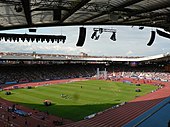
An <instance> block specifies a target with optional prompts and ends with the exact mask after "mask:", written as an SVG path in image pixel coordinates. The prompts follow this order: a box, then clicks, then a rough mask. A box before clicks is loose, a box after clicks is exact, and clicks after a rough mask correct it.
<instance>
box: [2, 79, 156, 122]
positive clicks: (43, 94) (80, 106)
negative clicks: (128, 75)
mask: <svg viewBox="0 0 170 127" xmlns="http://www.w3.org/2000/svg"><path fill="white" fill-rule="evenodd" d="M138 88H140V90H141V92H136V91H135V90H136V89H138ZM156 88H157V87H156V86H153V85H145V84H141V86H136V85H135V84H127V83H118V82H111V81H101V80H88V81H80V82H72V83H66V84H60V85H59V84H57V85H49V86H39V87H36V88H32V89H28V88H25V89H16V90H12V91H11V93H12V94H11V95H6V94H5V91H1V92H0V96H1V97H2V98H4V99H6V100H9V101H12V102H15V103H18V104H22V105H24V106H27V107H30V108H34V109H37V110H40V111H45V112H47V111H48V112H49V113H50V114H53V115H57V116H60V117H63V118H67V119H71V120H74V121H78V120H81V119H83V118H84V117H85V116H88V115H90V114H93V113H96V112H99V111H103V110H105V109H107V108H110V107H112V106H114V105H117V104H120V103H122V102H128V101H130V100H132V99H134V98H135V97H136V96H142V95H144V94H147V93H149V92H151V91H152V90H155V89H156ZM44 100H50V101H51V102H52V105H51V106H45V105H44V103H43V102H44Z"/></svg>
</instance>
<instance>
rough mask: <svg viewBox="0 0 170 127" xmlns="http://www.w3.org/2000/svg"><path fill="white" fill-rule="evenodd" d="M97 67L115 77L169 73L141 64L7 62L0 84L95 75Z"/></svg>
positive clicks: (168, 77) (158, 77) (153, 76)
mask: <svg viewBox="0 0 170 127" xmlns="http://www.w3.org/2000/svg"><path fill="white" fill-rule="evenodd" d="M97 68H100V70H104V69H105V68H106V69H107V71H108V74H109V75H111V76H115V77H120V76H123V77H137V78H145V79H154V80H162V81H168V80H170V73H169V72H164V69H163V68H162V67H158V66H155V65H143V66H136V67H132V66H130V65H125V64H117V65H105V64H82V63H81V64H80V63H77V64H12V65H11V64H10V65H9V64H8V65H0V72H1V73H0V84H5V83H8V82H9V83H12V82H14V83H24V82H36V81H44V80H56V79H68V78H79V77H92V76H94V75H96V71H97Z"/></svg>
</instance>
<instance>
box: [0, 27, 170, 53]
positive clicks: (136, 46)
mask: <svg viewBox="0 0 170 127" xmlns="http://www.w3.org/2000/svg"><path fill="white" fill-rule="evenodd" d="M79 27H82V26H59V27H41V28H36V29H37V32H36V33H30V32H29V31H28V29H17V30H6V31H0V33H15V34H17V33H18V34H25V33H26V34H42V35H64V36H66V41H65V43H62V42H60V43H57V42H54V43H51V42H49V43H47V42H45V41H44V42H43V43H42V42H38V43H37V42H36V41H35V42H27V41H24V42H22V41H20V42H9V41H7V42H5V41H4V40H1V41H0V44H1V46H0V52H19V53H32V52H36V53H45V54H66V55H79V54H80V52H84V53H87V54H88V55H93V56H151V55H158V54H162V53H167V52H170V40H169V39H166V38H163V37H161V36H159V35H156V38H155V41H154V43H153V44H152V45H151V46H147V43H148V42H149V40H150V36H151V31H152V30H156V28H149V27H145V28H144V29H143V30H139V27H138V26H134V27H132V26H84V27H85V28H86V30H87V31H86V39H85V42H84V45H83V46H82V47H76V43H77V41H78V37H79ZM93 28H105V29H111V28H112V29H116V41H112V40H111V39H110V37H111V35H112V33H109V32H104V33H102V34H101V35H100V38H99V40H93V39H91V35H92V33H93Z"/></svg>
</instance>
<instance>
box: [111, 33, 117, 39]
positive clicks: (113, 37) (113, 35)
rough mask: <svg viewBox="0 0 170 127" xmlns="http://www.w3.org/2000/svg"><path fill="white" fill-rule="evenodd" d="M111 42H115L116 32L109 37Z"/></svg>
mask: <svg viewBox="0 0 170 127" xmlns="http://www.w3.org/2000/svg"><path fill="white" fill-rule="evenodd" d="M110 39H111V40H113V41H116V32H113V33H112V36H111V37H110Z"/></svg>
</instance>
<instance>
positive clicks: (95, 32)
mask: <svg viewBox="0 0 170 127" xmlns="http://www.w3.org/2000/svg"><path fill="white" fill-rule="evenodd" d="M96 35H97V31H94V33H93V34H92V36H91V38H92V39H94V37H96Z"/></svg>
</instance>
